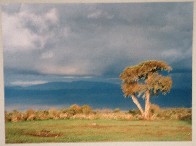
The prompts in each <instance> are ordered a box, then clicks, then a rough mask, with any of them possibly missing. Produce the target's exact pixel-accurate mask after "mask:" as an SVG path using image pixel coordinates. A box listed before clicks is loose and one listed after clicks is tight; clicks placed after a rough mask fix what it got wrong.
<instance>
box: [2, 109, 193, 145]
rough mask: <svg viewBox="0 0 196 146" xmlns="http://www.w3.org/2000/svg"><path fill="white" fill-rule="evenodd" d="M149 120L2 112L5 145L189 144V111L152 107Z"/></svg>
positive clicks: (119, 114)
mask: <svg viewBox="0 0 196 146" xmlns="http://www.w3.org/2000/svg"><path fill="white" fill-rule="evenodd" d="M150 112H151V118H150V119H149V120H144V119H142V116H141V115H140V113H139V111H138V110H129V111H121V110H120V109H118V108H117V109H114V110H111V109H101V110H93V109H92V108H91V107H90V106H88V105H83V106H79V105H72V106H70V107H69V108H66V109H58V110H57V109H49V110H37V111H36V110H32V109H29V110H27V111H24V112H19V111H12V112H5V120H6V122H5V128H6V143H44V142H126V141H191V140H192V109H190V108H164V109H162V108H159V107H158V106H157V105H153V106H152V108H151V110H150Z"/></svg>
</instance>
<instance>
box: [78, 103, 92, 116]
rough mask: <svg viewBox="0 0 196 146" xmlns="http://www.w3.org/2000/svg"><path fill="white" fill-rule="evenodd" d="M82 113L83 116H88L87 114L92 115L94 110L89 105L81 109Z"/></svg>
mask: <svg viewBox="0 0 196 146" xmlns="http://www.w3.org/2000/svg"><path fill="white" fill-rule="evenodd" d="M81 111H82V113H83V114H85V115H87V114H90V113H92V108H91V107H90V106H89V105H83V106H82V107H81Z"/></svg>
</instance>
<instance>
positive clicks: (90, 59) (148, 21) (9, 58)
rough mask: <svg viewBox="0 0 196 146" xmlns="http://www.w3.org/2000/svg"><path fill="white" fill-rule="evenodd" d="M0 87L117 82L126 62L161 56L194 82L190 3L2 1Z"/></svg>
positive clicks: (182, 82) (178, 81) (178, 79)
mask: <svg viewBox="0 0 196 146" xmlns="http://www.w3.org/2000/svg"><path fill="white" fill-rule="evenodd" d="M2 32H3V48H4V77H5V85H21V86H27V85H33V84H42V83H47V82H53V81H76V80H88V81H105V82H113V83H120V80H119V74H120V73H121V72H122V71H123V70H124V68H125V67H127V66H132V65H135V64H138V63H140V62H141V61H145V60H163V61H166V62H167V63H168V64H169V65H170V66H172V68H173V70H172V72H171V73H170V76H171V77H172V79H173V81H174V84H173V87H175V88H191V86H192V36H193V3H192V2H181V3H179V2H174V3H124V4H121V3H118V4H117V3H116V4H115V3H113V4H112V3H110V4H96V3H93V4H5V5H2Z"/></svg>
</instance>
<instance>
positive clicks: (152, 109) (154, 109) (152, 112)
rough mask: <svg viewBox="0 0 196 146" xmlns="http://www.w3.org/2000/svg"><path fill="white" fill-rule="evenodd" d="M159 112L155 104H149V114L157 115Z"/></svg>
mask: <svg viewBox="0 0 196 146" xmlns="http://www.w3.org/2000/svg"><path fill="white" fill-rule="evenodd" d="M159 111H160V107H159V106H158V105H156V104H151V106H150V113H151V114H154V113H158V112H159Z"/></svg>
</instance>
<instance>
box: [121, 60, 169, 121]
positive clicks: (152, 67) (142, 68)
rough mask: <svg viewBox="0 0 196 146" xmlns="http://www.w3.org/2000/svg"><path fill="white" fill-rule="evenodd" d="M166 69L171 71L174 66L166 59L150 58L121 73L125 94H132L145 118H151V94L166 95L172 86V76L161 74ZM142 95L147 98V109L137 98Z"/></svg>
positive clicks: (126, 95)
mask: <svg viewBox="0 0 196 146" xmlns="http://www.w3.org/2000/svg"><path fill="white" fill-rule="evenodd" d="M164 70H165V71H168V72H169V71H171V70H172V68H171V67H170V66H169V65H168V64H167V63H165V62H164V61H157V60H150V61H145V62H142V63H140V64H138V65H135V66H130V67H127V68H125V70H124V71H123V72H122V73H121V74H120V79H121V80H122V91H123V93H124V96H125V97H128V96H131V98H132V100H133V102H134V103H135V104H136V106H137V107H138V109H139V110H140V112H141V114H142V116H143V117H144V118H145V119H149V118H150V105H151V104H150V97H151V95H152V96H153V95H159V94H160V93H162V94H164V95H165V94H166V93H167V92H169V91H170V89H171V87H172V79H171V77H169V76H163V75H161V71H164ZM141 95H143V96H142V97H143V98H144V99H145V111H144V110H143V108H142V106H141V104H140V103H139V101H138V99H137V97H139V96H141Z"/></svg>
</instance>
